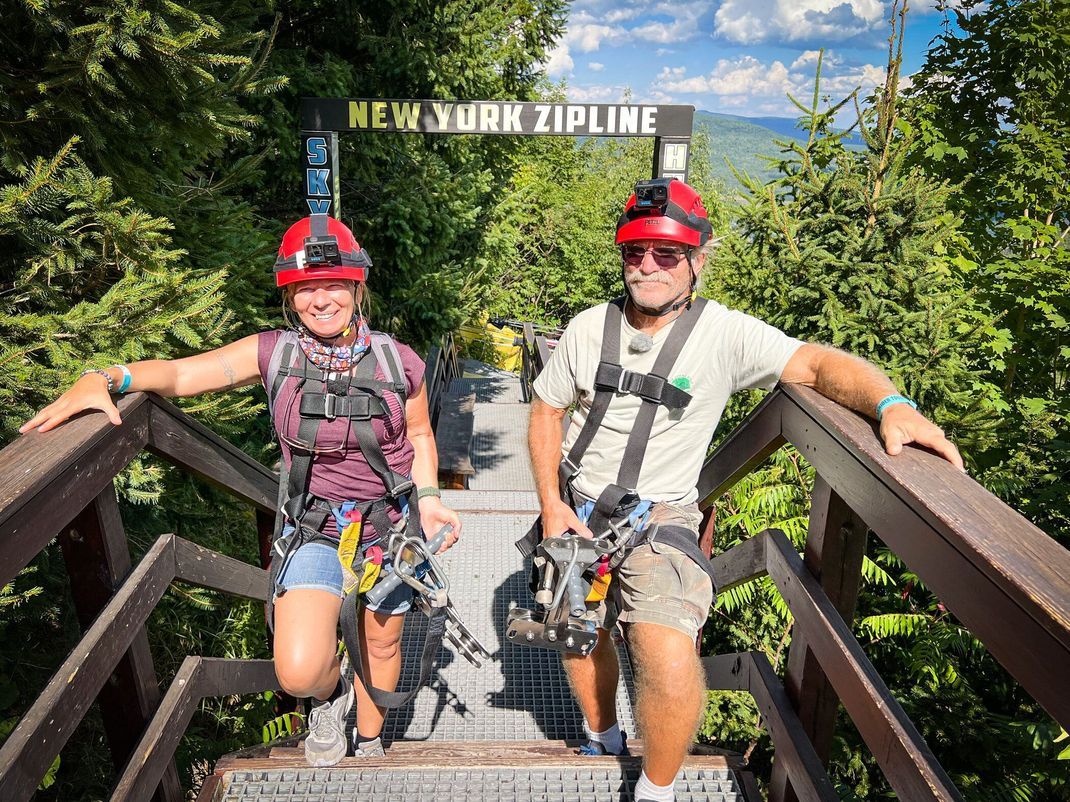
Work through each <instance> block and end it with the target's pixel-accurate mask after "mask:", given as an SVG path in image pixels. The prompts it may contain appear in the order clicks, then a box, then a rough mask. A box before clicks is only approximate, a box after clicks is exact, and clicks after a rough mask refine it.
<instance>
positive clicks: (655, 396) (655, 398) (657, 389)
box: [637, 373, 669, 404]
mask: <svg viewBox="0 0 1070 802" xmlns="http://www.w3.org/2000/svg"><path fill="white" fill-rule="evenodd" d="M668 383H669V382H668V380H667V379H666V378H665V377H664V376H658V375H657V374H655V373H648V374H646V375H645V376H644V377H643V379H642V381H640V382H639V387H638V390H637V392H638V395H639V397H640V398H642V399H643V400H644V401H650V402H651V403H653V404H660V403H661V397H662V395H664V393H665V385H666V384H668Z"/></svg>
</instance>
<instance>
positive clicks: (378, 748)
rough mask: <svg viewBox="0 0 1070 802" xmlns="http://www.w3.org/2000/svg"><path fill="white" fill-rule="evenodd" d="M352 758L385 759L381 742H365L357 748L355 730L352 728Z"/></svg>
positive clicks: (384, 751) (374, 740)
mask: <svg viewBox="0 0 1070 802" xmlns="http://www.w3.org/2000/svg"><path fill="white" fill-rule="evenodd" d="M353 757H386V750H384V749H383V741H382V739H380V738H374V739H372V740H371V741H365V742H364V743H362V744H361V745H360V747H359V748H358V747H357V728H356V727H354V728H353Z"/></svg>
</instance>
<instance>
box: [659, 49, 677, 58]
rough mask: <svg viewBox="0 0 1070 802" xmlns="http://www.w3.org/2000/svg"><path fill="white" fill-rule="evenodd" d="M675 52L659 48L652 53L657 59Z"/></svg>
mask: <svg viewBox="0 0 1070 802" xmlns="http://www.w3.org/2000/svg"><path fill="white" fill-rule="evenodd" d="M675 52H676V50H675V49H674V48H671V47H659V48H658V49H657V50H655V51H654V55H655V56H657V57H658V58H661V57H662V56H669V55H672V54H673V53H675Z"/></svg>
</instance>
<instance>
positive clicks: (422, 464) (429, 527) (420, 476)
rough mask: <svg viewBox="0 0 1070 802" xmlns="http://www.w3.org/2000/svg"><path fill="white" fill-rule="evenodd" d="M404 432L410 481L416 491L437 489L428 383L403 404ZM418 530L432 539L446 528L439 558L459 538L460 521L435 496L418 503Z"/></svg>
mask: <svg viewBox="0 0 1070 802" xmlns="http://www.w3.org/2000/svg"><path fill="white" fill-rule="evenodd" d="M405 432H406V437H408V439H409V442H410V443H412V450H413V457H412V481H413V482H415V483H416V486H417V487H420V488H423V487H438V446H437V445H435V432H434V430H433V429H432V428H431V416H430V414H429V413H428V409H427V383H426V382H425V383H424V384H422V385H420V390H419V392H417V393H416V395H414V396H413V397H412V398H410V399H408V400H407V401H406V402H405ZM417 504H419V506H420V526H421V527H423V530H424V535H425V536H426V537H429V538H430V537H434V536H435V534H436V533H437V532H438V530H439V529H441V528H442V527H443V526H445V525H446V524H450V525H451V526H452V527H453V532H451V533H450V534H449V535H447V536H446V542H445V543H443V544H442V548H441V549H439V553H440V554H441V553H442V552H444V551H445V550H446V549H448V548H449V547H450V546H452V545H453V544H454V543H456V542H457V540H458V538H460V536H461V519H460V517H459V516H458V515H457V513H456V512H455V511H454V510H451V509H450V508H449V507H447V506H446V505H445V504H443V503H442V499H441V498H439V497H438V496H427V497H425V498H422V499H420V500H419V501H418V502H417Z"/></svg>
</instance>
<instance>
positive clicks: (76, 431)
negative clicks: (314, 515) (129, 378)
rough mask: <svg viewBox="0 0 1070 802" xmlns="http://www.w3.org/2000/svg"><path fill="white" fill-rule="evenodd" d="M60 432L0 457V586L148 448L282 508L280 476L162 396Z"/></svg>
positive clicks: (82, 418)
mask: <svg viewBox="0 0 1070 802" xmlns="http://www.w3.org/2000/svg"><path fill="white" fill-rule="evenodd" d="M118 407H119V414H120V415H121V416H122V419H123V422H122V423H121V424H120V425H118V426H116V425H114V424H112V423H111V422H110V421H109V420H108V418H107V416H106V415H104V413H103V412H89V413H86V414H83V415H79V416H78V417H76V418H74V419H73V420H70V421H68V422H67V423H65V424H63V426H62V427H61V428H60V429H57V430H54V431H52V432H47V433H44V434H42V433H40V432H36V431H31V432H28V433H26V434H24V435H23V436H22V437H20V438H18V439H17V440H15V441H14V442H13V443H11V444H10V445H8V446H7V447H6V448H4V449H3V451H2V452H0V585H3V584H6V583H8V582H10V581H11V580H12V579H13V578H14V577H15V575H16V574H17V573H18V572H19V571H21V570H22V569H23V568H24V567H25V566H26V565H27V564H28V563H29V562H30V560H32V559H33V558H34V557H36V556H37V554H38V553H39V552H40V551H41V549H43V548H44V547H45V546H46V545H48V543H49V541H50V540H52V538H54V537H55V536H56V533H57V532H58V531H60V529H62V528H63V527H64V526H65V525H66V524H67V523H68V522H69V521H70V520H71V519H72V518H73V517H74V516H75V515H76V514H77V513H78V512H79V511H80V510H81V509H82V508H84V507H85V506H86V505H87V504H89V503H90V502H91V501H92V500H93V499H94V498H96V497H97V495H99V494H100V492H101V491H102V490H104V488H106V487H107V486H108V485H110V484H111V481H112V479H113V478H114V477H115V476H116V475H117V474H118V473H119V471H121V470H122V469H123V468H124V467H125V466H126V465H127V463H129V462H130V460H132V459H133V458H134V457H135V456H136V455H137V454H138V452H140V451H141V450H142V449H143V448H145V447H148V449H149V450H150V451H153V452H154V453H156V454H159V455H160V456H162V457H164V458H165V459H168V460H169V461H171V462H174V463H176V464H178V465H179V466H180V467H183V468H186V469H187V470H189V471H191V472H192V473H194V474H196V475H198V476H200V477H201V478H203V479H206V480H208V481H210V482H212V483H213V484H216V485H218V486H220V487H223V488H225V489H227V490H228V491H229V492H231V493H233V494H234V495H235V496H237V497H238V498H240V499H242V500H243V501H247V502H249V503H250V504H253V505H254V506H255V507H257V508H258V509H261V510H265V511H273V510H274V509H275V499H276V493H277V490H278V476H277V475H276V474H275V473H274V472H273V471H271V470H270V469H268V468H266V467H265V466H263V465H261V464H260V463H258V462H257V461H256V460H254V459H253V458H252V457H250V456H249V455H248V454H246V453H245V452H244V451H242V450H241V449H239V448H237V447H236V446H234V445H232V444H230V443H228V442H227V441H226V440H224V439H223V438H221V437H220V436H219V435H217V434H215V433H214V432H212V431H211V430H210V429H208V428H207V427H205V426H203V425H202V424H200V423H198V422H197V421H195V420H193V419H192V418H190V417H189V416H188V415H186V414H184V413H183V412H182V411H181V410H180V409H178V408H177V407H176V406H174V405H173V404H171V403H170V402H168V401H165V400H164V399H162V398H160V397H159V396H157V395H152V394H148V393H131V394H130V395H128V396H124V397H122V398H120V399H119V401H118Z"/></svg>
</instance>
